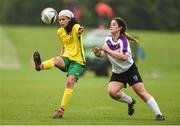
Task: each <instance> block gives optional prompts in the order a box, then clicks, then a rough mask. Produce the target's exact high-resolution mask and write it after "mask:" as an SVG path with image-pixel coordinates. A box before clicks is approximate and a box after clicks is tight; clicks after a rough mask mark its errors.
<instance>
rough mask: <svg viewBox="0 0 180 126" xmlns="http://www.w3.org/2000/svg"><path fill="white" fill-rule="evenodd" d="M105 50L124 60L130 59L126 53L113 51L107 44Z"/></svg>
mask: <svg viewBox="0 0 180 126" xmlns="http://www.w3.org/2000/svg"><path fill="white" fill-rule="evenodd" d="M103 51H104V52H105V53H108V54H110V55H112V56H114V57H115V58H117V59H119V60H122V61H126V60H127V59H128V56H127V55H126V54H123V53H122V52H116V51H113V50H111V49H109V47H108V46H107V45H106V44H104V46H103Z"/></svg>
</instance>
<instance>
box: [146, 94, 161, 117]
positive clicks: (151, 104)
mask: <svg viewBox="0 0 180 126" xmlns="http://www.w3.org/2000/svg"><path fill="white" fill-rule="evenodd" d="M146 103H147V105H148V106H149V107H150V108H151V110H152V111H153V112H154V114H155V115H157V114H160V115H162V113H161V111H160V109H159V107H158V104H157V102H156V100H155V99H154V98H153V97H151V98H150V99H149V100H148V101H147V102H146Z"/></svg>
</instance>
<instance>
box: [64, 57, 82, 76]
mask: <svg viewBox="0 0 180 126" xmlns="http://www.w3.org/2000/svg"><path fill="white" fill-rule="evenodd" d="M62 59H63V60H64V63H65V68H64V69H61V70H62V71H64V72H67V76H69V75H74V76H75V77H76V78H77V79H78V78H79V77H80V76H82V75H83V72H84V70H85V67H84V65H81V64H79V63H77V62H76V61H73V60H70V59H69V58H67V57H62Z"/></svg>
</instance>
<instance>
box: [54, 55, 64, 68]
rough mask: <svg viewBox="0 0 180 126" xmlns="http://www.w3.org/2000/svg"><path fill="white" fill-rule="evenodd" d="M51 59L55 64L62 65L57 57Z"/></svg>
mask: <svg viewBox="0 0 180 126" xmlns="http://www.w3.org/2000/svg"><path fill="white" fill-rule="evenodd" d="M52 60H53V62H54V64H55V65H56V66H63V63H62V61H61V59H60V58H59V57H53V58H52Z"/></svg>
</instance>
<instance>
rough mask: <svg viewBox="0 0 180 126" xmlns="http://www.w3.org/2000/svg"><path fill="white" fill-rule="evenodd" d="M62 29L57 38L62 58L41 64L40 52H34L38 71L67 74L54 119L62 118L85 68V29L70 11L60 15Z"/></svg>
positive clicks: (61, 12)
mask: <svg viewBox="0 0 180 126" xmlns="http://www.w3.org/2000/svg"><path fill="white" fill-rule="evenodd" d="M58 18H59V24H60V26H61V27H60V28H59V29H58V31H57V36H58V38H59V40H60V43H61V53H60V56H56V57H53V58H51V59H50V60H46V61H44V62H41V58H40V54H39V52H37V51H36V52H34V54H33V59H34V63H35V68H36V70H37V71H41V70H46V69H50V68H52V67H54V66H55V67H57V68H59V69H60V70H62V71H63V72H67V80H66V87H65V90H64V95H63V97H62V100H61V105H60V108H59V110H58V111H57V112H56V113H55V114H54V116H53V118H54V119H55V118H62V117H63V115H64V111H65V109H66V107H67V104H68V102H69V100H70V98H71V95H72V93H73V87H74V84H75V82H76V81H77V80H78V78H79V77H80V76H81V75H82V73H83V71H84V68H85V67H84V66H85V56H84V48H83V43H82V35H81V34H82V32H83V31H84V27H82V26H80V25H79V24H78V23H77V21H76V19H75V18H74V14H73V13H72V12H71V11H70V10H62V11H60V13H59V15H58Z"/></svg>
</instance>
